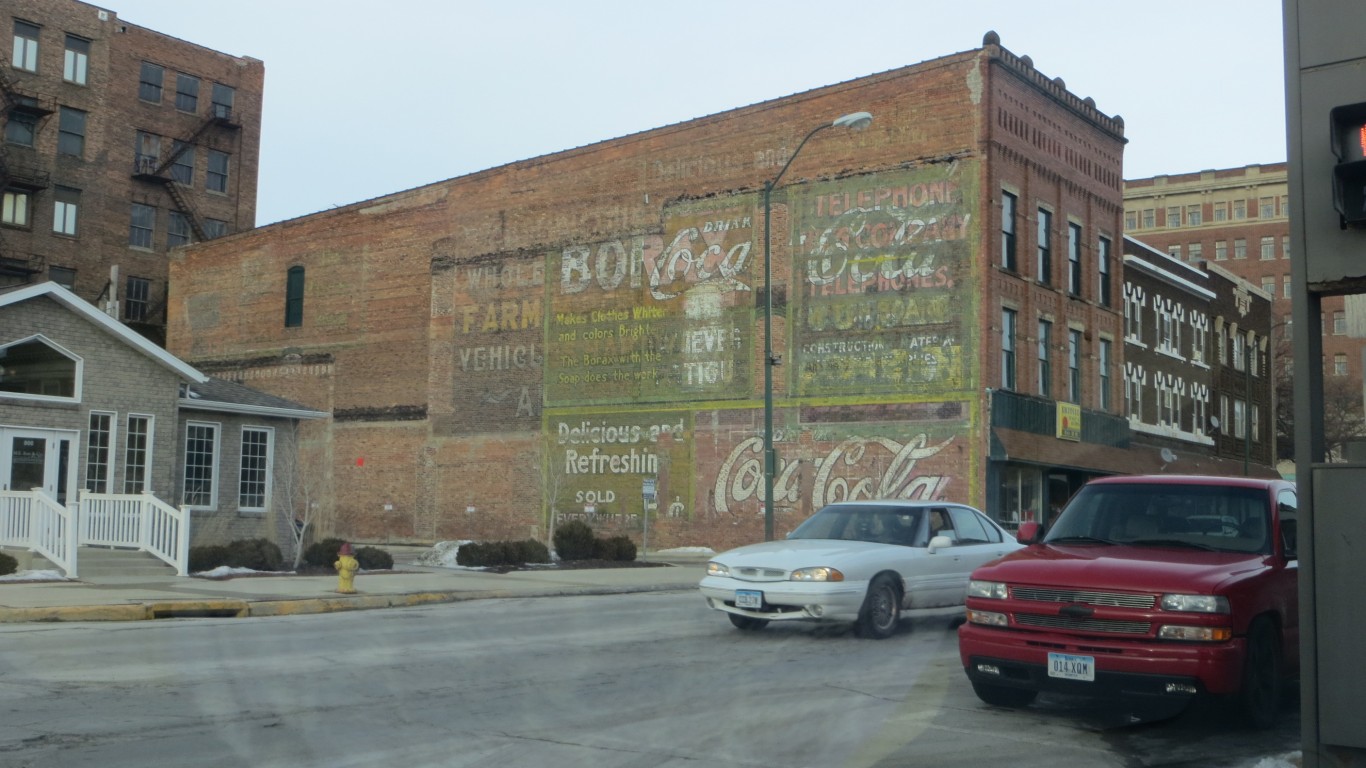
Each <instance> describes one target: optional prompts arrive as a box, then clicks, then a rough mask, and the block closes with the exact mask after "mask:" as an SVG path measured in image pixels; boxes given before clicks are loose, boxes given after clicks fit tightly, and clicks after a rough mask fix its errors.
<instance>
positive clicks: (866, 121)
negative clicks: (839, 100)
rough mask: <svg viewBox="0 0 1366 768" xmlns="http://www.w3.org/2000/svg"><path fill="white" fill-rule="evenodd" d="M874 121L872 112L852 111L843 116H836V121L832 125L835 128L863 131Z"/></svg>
mask: <svg viewBox="0 0 1366 768" xmlns="http://www.w3.org/2000/svg"><path fill="white" fill-rule="evenodd" d="M872 122H873V114H872V113H871V112H850V113H849V114H847V115H844V116H843V117H838V118H836V119H835V122H833V123H831V124H830V125H831V126H832V127H834V128H852V129H853V130H855V131H861V130H863V129H864V128H867V127H868V126H869V125H870V124H871V123H872Z"/></svg>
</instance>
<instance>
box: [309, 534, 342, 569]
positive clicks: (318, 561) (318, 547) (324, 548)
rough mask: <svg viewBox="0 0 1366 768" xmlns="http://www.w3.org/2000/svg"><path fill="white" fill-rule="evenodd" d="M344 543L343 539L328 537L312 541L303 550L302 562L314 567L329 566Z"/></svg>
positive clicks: (335, 560) (334, 560)
mask: <svg viewBox="0 0 1366 768" xmlns="http://www.w3.org/2000/svg"><path fill="white" fill-rule="evenodd" d="M345 543H346V541H345V540H344V539H335V538H330V537H329V538H326V539H323V540H322V541H318V542H314V543H313V544H310V545H309V547H308V549H305V550H304V562H305V563H308V564H309V565H311V566H313V567H314V568H331V567H332V564H333V563H335V562H337V552H338V551H339V550H340V549H341V545H343V544H345Z"/></svg>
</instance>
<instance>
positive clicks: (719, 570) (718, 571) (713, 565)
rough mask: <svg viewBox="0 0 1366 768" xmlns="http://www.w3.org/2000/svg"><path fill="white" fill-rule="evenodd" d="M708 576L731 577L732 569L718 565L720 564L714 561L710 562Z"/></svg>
mask: <svg viewBox="0 0 1366 768" xmlns="http://www.w3.org/2000/svg"><path fill="white" fill-rule="evenodd" d="M707 575H708V576H729V575H730V569H729V568H727V567H726V566H724V565H722V564H720V563H718V562H715V561H712V562H710V563H707Z"/></svg>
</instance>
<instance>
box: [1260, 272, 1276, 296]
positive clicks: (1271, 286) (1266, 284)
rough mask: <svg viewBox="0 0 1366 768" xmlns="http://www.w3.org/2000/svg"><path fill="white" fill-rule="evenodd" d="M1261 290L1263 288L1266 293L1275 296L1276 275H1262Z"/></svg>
mask: <svg viewBox="0 0 1366 768" xmlns="http://www.w3.org/2000/svg"><path fill="white" fill-rule="evenodd" d="M1262 290H1263V291H1266V292H1267V293H1269V294H1271V295H1272V296H1275V295H1276V276H1275V275H1262Z"/></svg>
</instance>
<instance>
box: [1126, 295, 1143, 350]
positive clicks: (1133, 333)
mask: <svg viewBox="0 0 1366 768" xmlns="http://www.w3.org/2000/svg"><path fill="white" fill-rule="evenodd" d="M1124 335H1125V336H1126V337H1127V338H1130V339H1133V340H1134V341H1136V342H1138V343H1139V344H1142V343H1143V299H1142V298H1141V297H1139V295H1138V294H1133V295H1130V296H1129V297H1127V299H1126V300H1125V302H1124Z"/></svg>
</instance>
